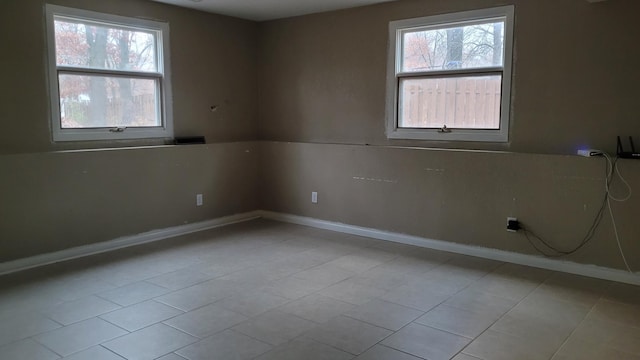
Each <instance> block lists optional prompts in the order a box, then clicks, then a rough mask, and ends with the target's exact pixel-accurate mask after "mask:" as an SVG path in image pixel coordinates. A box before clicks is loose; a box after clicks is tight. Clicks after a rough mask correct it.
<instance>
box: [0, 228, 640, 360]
mask: <svg viewBox="0 0 640 360" xmlns="http://www.w3.org/2000/svg"><path fill="white" fill-rule="evenodd" d="M123 307H124V308H123ZM638 319H640V287H638V286H632V285H625V284H617V283H611V282H608V281H603V280H597V279H591V278H586V277H581V276H576V275H570V274H563V273H557V272H552V271H547V270H543V269H536V268H530V267H526V266H522V265H514V264H508V263H501V262H498V261H492V260H486V259H479V258H474V257H470V256H464V255H457V254H452V253H446V252H442V251H435V250H431V249H426V248H420V247H415V246H409V245H403V244H396V243H391V242H385V241H379V240H374V239H369V238H363V237H358V236H352V235H347V234H341V233H336V232H331V231H327V230H321V229H314V228H310V227H305V226H299V225H293V224H284V223H278V222H273V221H269V220H257V221H251V222H247V223H242V224H236V225H232V226H227V227H223V228H218V229H211V230H207V231H202V232H198V233H193V234H189V235H185V236H181V237H177V238H174V239H167V240H166V241H162V242H154V243H151V244H145V245H141V246H137V247H131V248H126V249H121V250H118V251H114V252H110V253H108V254H100V255H95V256H91V257H87V258H82V259H76V260H70V261H67V262H63V263H59V264H54V265H50V266H46V267H42V268H39V269H32V270H28V271H24V272H21V273H17V274H12V275H6V276H2V277H0V358H2V359H3V360H5V358H6V359H11V360H13V359H15V358H18V359H20V360H27V359H28V360H30V359H32V358H33V359H39V358H42V359H44V360H47V359H55V358H59V357H62V356H66V358H65V359H71V360H82V359H91V360H102V359H103V358H104V359H105V360H116V359H120V360H122V359H124V358H125V357H127V358H130V359H132V360H135V359H156V360H158V359H159V360H184V359H185V358H186V357H185V356H187V355H188V356H191V357H192V358H193V359H216V358H223V359H226V358H229V359H238V358H240V359H244V358H250V359H255V358H256V357H259V359H262V360H265V359H278V360H280V359H282V360H286V359H296V360H297V359H305V360H306V359H309V360H315V359H327V360H329V359H331V360H333V359H337V360H341V359H350V358H354V357H356V356H357V358H358V359H365V360H366V359H394V360H396V359H397V360H416V359H422V358H423V356H424V357H425V358H426V359H429V360H434V359H436V360H437V359H439V358H443V359H444V358H447V359H448V358H450V357H451V358H452V359H454V360H478V359H484V360H488V359H491V360H494V359H496V360H500V359H518V360H520V359H525V360H526V359H534V360H536V359H551V358H553V360H567V359H581V360H585V359H586V360H588V359H599V360H600V359H622V360H625V359H626V360H640V359H639V357H640V341H639V339H640V320H638ZM107 320H109V321H107ZM110 321H112V322H113V323H114V324H112V323H111V322H110ZM116 324H117V325H116ZM64 325H66V326H64ZM487 327H488V328H487ZM127 330H134V331H135V332H133V333H129V332H128V331H127ZM393 331H396V333H393ZM476 336H477V337H476ZM474 337H475V338H474ZM465 342H469V343H468V344H467V345H466V347H464V348H462V350H460V351H457V352H454V351H455V349H457V348H459V346H460V344H461V343H465ZM3 344H4V345H3ZM385 344H386V345H385ZM107 346H108V347H107ZM391 346H394V347H391ZM187 349H188V350H187ZM212 349H216V350H219V351H214V350H212ZM116 350H118V351H120V353H116V352H115V351H116ZM56 351H57V352H58V353H57V354H56V353H55V352H56ZM410 351H413V353H412V354H409V352H410ZM178 353H180V354H178Z"/></svg>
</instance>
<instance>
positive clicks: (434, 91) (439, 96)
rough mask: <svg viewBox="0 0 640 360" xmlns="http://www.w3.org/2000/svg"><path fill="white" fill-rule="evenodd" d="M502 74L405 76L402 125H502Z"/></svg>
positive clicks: (478, 127)
mask: <svg viewBox="0 0 640 360" xmlns="http://www.w3.org/2000/svg"><path fill="white" fill-rule="evenodd" d="M501 82H502V79H501V77H500V76H483V77H450V78H440V79H405V80H403V81H402V82H401V85H400V97H401V99H400V114H401V117H400V121H399V124H398V125H399V126H400V127H407V128H441V127H442V126H443V125H446V126H447V127H448V128H475V129H499V128H500V99H501V96H500V95H501Z"/></svg>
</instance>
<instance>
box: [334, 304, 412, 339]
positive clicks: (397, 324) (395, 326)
mask: <svg viewBox="0 0 640 360" xmlns="http://www.w3.org/2000/svg"><path fill="white" fill-rule="evenodd" d="M423 314H424V312H422V311H419V310H416V309H411V308H408V307H404V306H402V305H397V304H394V303H390V302H386V301H382V300H377V299H374V300H371V301H369V302H367V303H365V304H363V305H360V306H358V307H356V308H354V309H353V310H351V311H349V312H347V313H345V314H344V315H345V316H348V317H352V318H354V319H357V320H362V321H364V322H367V323H369V324H372V325H376V326H379V327H382V328H385V329H389V330H392V331H396V330H400V328H402V327H403V326H405V325H407V324H408V323H410V322H412V321H413V320H415V319H417V318H418V317H420V316H422V315H423Z"/></svg>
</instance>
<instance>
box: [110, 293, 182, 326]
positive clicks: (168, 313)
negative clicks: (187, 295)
mask: <svg viewBox="0 0 640 360" xmlns="http://www.w3.org/2000/svg"><path fill="white" fill-rule="evenodd" d="M180 314H183V312H182V311H180V310H178V309H176V308H174V307H171V306H167V305H164V304H161V303H159V302H156V301H153V300H149V301H145V302H142V303H139V304H136V305H131V306H129V307H126V308H123V309H120V310H116V311H113V312H110V313H108V314H104V315H102V316H100V317H101V318H102V319H104V320H106V321H108V322H110V323H112V324H115V325H117V326H119V327H121V328H123V329H125V330H128V331H136V330H140V329H142V328H144V327H147V326H149V325H153V324H155V323H159V322H161V321H163V320H166V319H169V318H172V317H174V316H178V315H180Z"/></svg>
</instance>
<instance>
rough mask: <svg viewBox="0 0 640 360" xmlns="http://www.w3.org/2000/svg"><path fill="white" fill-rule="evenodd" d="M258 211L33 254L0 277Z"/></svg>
mask: <svg viewBox="0 0 640 360" xmlns="http://www.w3.org/2000/svg"><path fill="white" fill-rule="evenodd" d="M260 217H261V214H260V211H250V212H246V213H241V214H235V215H230V216H224V217H221V218H216V219H211V220H206V221H201V222H197V223H192V224H185V225H178V226H172V227H169V228H165V229H159V230H151V231H148V232H145V233H141V234H137V235H131V236H124V237H121V238H118V239H114V240H109V241H103V242H99V243H95V244H88V245H83V246H78V247H73V248H70V249H65V250H60V251H56V252H52V253H47V254H42V255H35V256H31V257H27V258H22V259H17V260H12V261H7V262H3V263H0V275H4V274H9V273H13V272H16V271H21V270H27V269H31V268H34V267H38V266H43V265H49V264H53V263H57V262H61V261H65V260H71V259H76V258H79V257H83V256H89V255H94V254H100V253H104V252H107V251H113V250H117V249H122V248H126V247H129V246H135V245H140V244H145V243H149V242H153V241H159V240H164V239H167V238H171V237H174V236H180V235H186V234H189V233H193V232H197V231H202V230H208V229H213V228H217V227H221V226H226V225H231V224H235V223H239V222H244V221H249V220H253V219H257V218H260Z"/></svg>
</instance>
